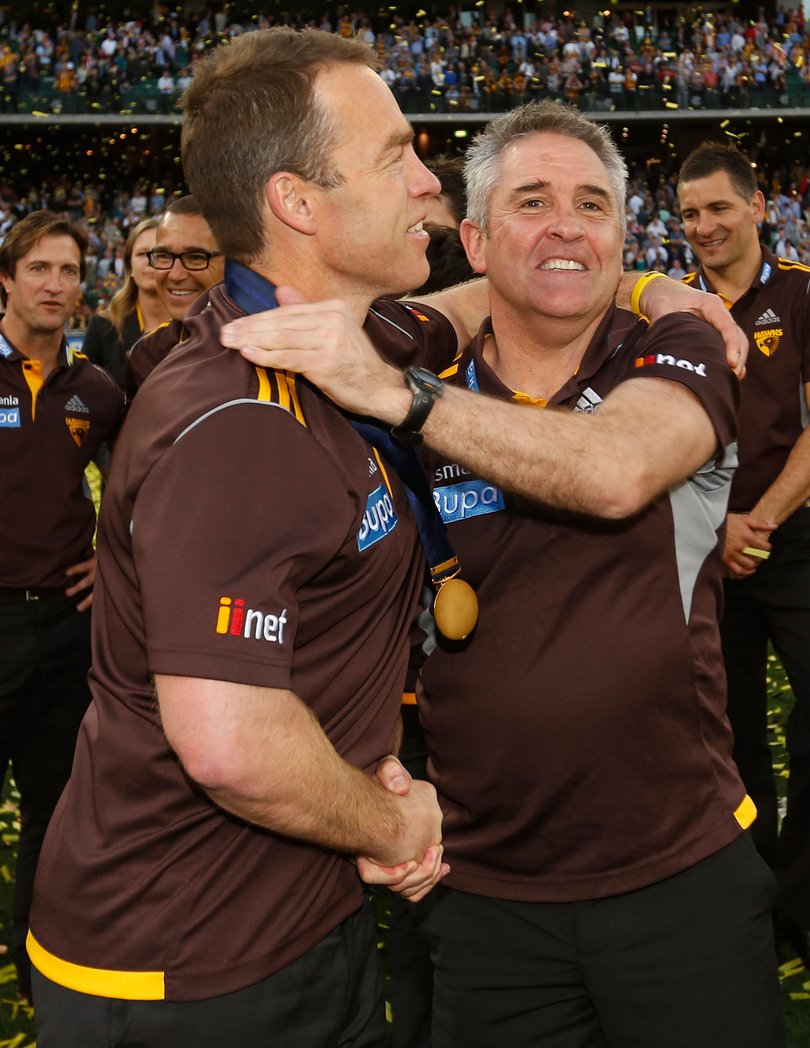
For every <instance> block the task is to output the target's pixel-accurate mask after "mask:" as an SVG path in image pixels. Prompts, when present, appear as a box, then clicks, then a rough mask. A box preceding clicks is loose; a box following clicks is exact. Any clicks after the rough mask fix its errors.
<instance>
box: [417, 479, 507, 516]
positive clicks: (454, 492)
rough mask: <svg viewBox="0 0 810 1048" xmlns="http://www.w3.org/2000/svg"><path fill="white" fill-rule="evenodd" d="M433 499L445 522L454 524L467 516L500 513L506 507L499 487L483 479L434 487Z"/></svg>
mask: <svg viewBox="0 0 810 1048" xmlns="http://www.w3.org/2000/svg"><path fill="white" fill-rule="evenodd" d="M433 501H434V502H435V503H436V507H437V509H438V510H439V513H440V514H441V518H442V520H443V521H444V522H445V524H454V523H455V522H456V521H459V520H466V519H467V518H468V517H480V516H483V515H484V514H485V513H500V511H501V510H502V509H505V508H506V507H505V505H504V501H503V494H502V492H501V491H500V489H499V488H496V487H494V486H493V485H492V484H488V483H487V481H485V480H467V481H464V482H462V483H461V484H447V485H445V486H444V487H440V488H435V489H434V491H433Z"/></svg>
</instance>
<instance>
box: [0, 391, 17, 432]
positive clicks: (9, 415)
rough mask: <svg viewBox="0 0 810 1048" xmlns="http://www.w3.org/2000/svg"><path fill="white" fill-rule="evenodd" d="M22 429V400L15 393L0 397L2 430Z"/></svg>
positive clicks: (0, 427)
mask: <svg viewBox="0 0 810 1048" xmlns="http://www.w3.org/2000/svg"><path fill="white" fill-rule="evenodd" d="M19 428H20V399H19V397H16V396H14V394H13V393H10V394H8V396H3V397H0V429H19Z"/></svg>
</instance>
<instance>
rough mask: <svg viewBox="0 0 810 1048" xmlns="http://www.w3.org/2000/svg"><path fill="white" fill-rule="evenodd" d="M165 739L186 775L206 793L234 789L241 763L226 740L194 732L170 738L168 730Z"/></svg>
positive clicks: (224, 791)
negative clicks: (201, 735) (189, 734)
mask: <svg viewBox="0 0 810 1048" xmlns="http://www.w3.org/2000/svg"><path fill="white" fill-rule="evenodd" d="M166 738H167V741H168V743H169V745H170V746H171V748H172V750H173V751H174V753H175V756H176V757H177V759H178V760H179V761H180V764H181V765H182V767H183V770H184V771H185V773H186V775H188V777H189V778H190V779H191V780H192V781H193V782H195V783H196V784H197V785H198V786H200V787H201V788H202V789H203V790H205V792H206V793H226V792H231V791H233V790H234V787H235V785H236V781H235V780H236V774H237V771H238V769H239V768H240V766H241V763H240V761H239V759H238V755H237V753H236V752H235V747H233V746H230V745H228V742H227V740H226V739H210V738H205V737H200V736H196V735H194V736H191V737H189V736H183V735H180V736H179V737H176V738H172V736H171V735H170V734H169V733H168V732H167V734H166Z"/></svg>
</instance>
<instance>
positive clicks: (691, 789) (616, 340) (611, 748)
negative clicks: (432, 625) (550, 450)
mask: <svg viewBox="0 0 810 1048" xmlns="http://www.w3.org/2000/svg"><path fill="white" fill-rule="evenodd" d="M489 330H490V329H489V327H488V325H485V326H484V327H483V328H482V331H481V333H480V334H479V336H478V338H477V339H476V340H475V341H474V342H473V344H472V345H471V346H470V347H469V349H468V350H466V351H465V352H464V353H463V354H462V355H461V356H460V358H459V359H458V360H457V361H456V362H455V363H454V365H453V366H452V367H451V368H449V369H447V370H446V371H445V372H444V375H445V378H446V381H448V382H450V383H453V384H457V385H461V386H467V387H468V388H471V389H474V390H475V389H477V390H479V391H480V392H481V393H482V394H488V395H490V396H494V397H498V398H499V399H509V398H512V397H513V396H514V394H513V391H512V390H510V389H508V388H506V387H505V386H504V385H503V384H502V383H501V382H500V380H499V379H498V378H497V376H496V375H495V374H494V372H493V371H492V370H491V369H490V368H489V366H488V365H487V364H486V362H485V360H484V358H483V346H484V342H485V340H486V338H487V337H488V334H489ZM647 377H652V378H656V379H659V380H660V379H666V380H668V381H674V382H678V383H681V384H683V385H685V386H687V387H688V388H689V389H690V390H691V391H692V392H693V393H694V394H695V395H696V396H697V397H698V398H699V400H700V402H701V404H702V405H703V407H704V408H705V410H706V412H707V414H708V415H709V418H710V419H711V421H712V424H713V426H714V428H715V432H716V434H717V446H718V450H717V455H716V458H715V460H714V461H712V462H710V463H708V464H707V466H706V467H705V468H704V469H703V470H701V471H700V472H699V473H698V474H697V475H696V476H694V477H693V478H691V479H690V480H688V481H686V482H684V483H683V484H682V485H680V486H679V487H678V488H676V489H675V490H673V491H672V492H671V493H669V494H668V495H666V496H663V497H661V498H659V499H658V500H656V501H655V502H654V503H653V504H652V505H650V506H649V507H647V508H646V509H645V510H643V511H642V512H641V513H639V514H637V515H636V516H634V517H632V518H630V519H628V520H623V521H603V520H597V519H590V518H585V517H573V516H568V515H565V514H562V513H559V512H555V511H551V510H548V509H546V508H544V507H543V506H542V505H539V504H536V503H530V502H528V501H526V500H523V499H519V498H516V497H513V496H510V495H509V494H507V493H506V492H504V491H502V490H500V489H499V488H497V487H496V486H495V485H493V484H491V483H489V482H488V481H486V480H485V479H483V478H482V477H480V476H478V475H477V474H474V473H471V472H470V471H469V470H467V469H465V468H464V467H463V466H462V465H461V464H460V463H458V462H455V461H453V460H449V459H447V458H446V457H443V456H439V455H436V454H434V453H431V452H427V453H426V464H427V466H428V468H429V471H430V473H431V475H432V477H433V483H434V497H435V500H436V503H437V505H438V506H439V508H440V510H441V512H442V515H443V517H444V519H445V521H446V523H447V525H448V529H449V533H450V538H451V540H452V542H453V545H454V547H455V549H456V552H457V553H458V555H459V559H460V562H461V565H462V571H463V574H464V577H465V578H466V579H467V580H468V581H469V582H471V583H472V585H473V586H474V587H475V589H476V590H477V593H478V599H479V604H480V618H479V622H478V626H477V628H476V629H475V631H474V632H473V633H472V635H471V636H470V638H469V639H468V640H467V641H465V642H462V643H458V644H451V643H448V642H445V641H443V640H441V639H439V640H438V646H437V648H436V650H435V651H434V652H433V653H432V654H431V655H430V656H429V658H428V659H427V662H426V663H425V665H424V667H423V669H422V686H421V694H420V695H419V711H420V717H421V720H422V724H423V727H424V730H425V735H426V741H427V746H428V751H429V753H430V761H429V766H428V768H429V774H430V777H431V779H432V780H433V781H434V783H435V784H436V787H437V789H438V791H439V795H440V799H441V802H442V806H443V809H444V811H445V823H444V845H445V853H446V856H447V859H448V861H449V863H450V867H451V873H450V875H449V877H448V879H447V883H448V884H449V885H450V886H451V887H455V888H459V889H461V890H464V891H469V892H474V893H479V894H483V895H488V896H493V897H496V898H504V899H514V900H524V901H538V902H539V901H548V902H558V901H574V900H584V899H592V898H598V897H601V896H607V895H614V894H618V893H621V892H625V891H632V890H634V889H636V888H640V887H643V886H645V885H648V884H651V883H654V882H657V881H660V880H662V879H664V878H665V877H669V876H671V875H673V874H675V873H678V872H679V871H681V870H683V869H685V868H686V867H688V866H690V865H691V864H693V863H695V862H697V861H698V860H700V859H702V858H705V857H706V856H708V855H710V854H712V853H713V852H715V851H717V850H719V849H720V848H722V847H723V846H724V845H725V844H727V843H729V842H730V841H731V840H732V839H733V838H734V837H735V836H736V835H737V834H738V833H739V832H740V830H741V824H745V823H746V822H747V821H749V820H750V817H751V812H750V808H749V806H748V805H746V804H745V803H744V793H745V791H744V789H743V786H742V783H741V782H740V779H739V777H738V775H737V772H736V769H735V767H734V764H733V762H732V759H731V733H730V730H729V726H728V723H727V721H726V717H725V686H724V675H723V664H722V659H721V657H720V645H719V637H718V628H717V616H718V608H719V604H720V599H721V564H720V551H721V545H722V544H721V543H720V542H719V540H718V532H719V530H720V529H721V527H722V522H723V519H724V517H725V509H726V499H727V496H728V491H729V487H730V483H731V473H732V470H731V468H730V464H731V462H732V461H733V453H731V454H727V450H728V449H730V448H733V443H734V438H735V406H736V400H737V395H738V393H737V381H736V379H735V378H734V376H733V375H732V374H731V372H730V371H729V370H728V368H727V367H726V365H725V362H724V354H723V348H722V345H721V342H720V339H719V337H718V336H717V334H716V332H714V331H712V330H711V329H710V328H709V327H708V326H707V325H705V324H704V323H703V322H701V321H699V320H698V319H697V318H695V317H692V316H689V315H685V314H676V315H674V316H673V317H672V318H667V319H665V320H661V321H659V322H658V323H656V324H655V325H654V327H652V328H649V329H648V328H647V326H646V325H645V324H643V323H641V322H639V321H637V320H636V319H635V318H634V317H632V316H631V315H630V314H629V313H627V312H625V311H620V310H615V311H612V312H611V313H610V314H609V315H608V316H607V317H606V319H605V321H604V322H603V324H602V326H601V328H600V330H599V331H598V333H597V334H596V336H595V338H594V340H593V342H592V344H591V346H590V347H589V349H588V351H587V353H586V355H585V358H584V360H583V363H582V365H581V367H580V368H579V370H578V372H577V374H576V375H575V376H574V377H573V378H571V379H570V380H569V382H568V383H566V385H565V386H564V387H563V388H562V389H561V390H560V391H559V393H558V394H557V395H556V396H555V397H554V398H553V401H552V404H551V406H550V407H549V408H548V409H546V410H565V411H575V412H582V413H586V414H589V413H592V412H598V410H599V405H600V403H601V401H602V400H603V399H604V398H605V397H607V396H608V395H609V394H610V392H611V391H612V390H613V389H615V388H616V386H617V385H619V384H620V383H621V382H625V381H643V380H644V379H645V378H647ZM524 399H525V398H524ZM522 410H526V411H535V410H543V408H542V407H539V406H531V405H527V406H526V407H525V408H522ZM587 468H588V465H587V463H583V469H587ZM741 806H742V807H741ZM735 812H737V813H738V814H737V818H735Z"/></svg>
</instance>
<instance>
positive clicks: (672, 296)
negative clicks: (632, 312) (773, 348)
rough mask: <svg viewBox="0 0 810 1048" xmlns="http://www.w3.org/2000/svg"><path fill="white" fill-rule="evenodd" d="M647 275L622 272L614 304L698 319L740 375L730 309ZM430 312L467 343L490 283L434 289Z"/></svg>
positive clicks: (484, 309)
mask: <svg viewBox="0 0 810 1048" xmlns="http://www.w3.org/2000/svg"><path fill="white" fill-rule="evenodd" d="M646 277H647V274H646V273H622V276H621V279H620V280H619V286H618V288H617V291H616V302H617V304H618V305H619V306H621V307H622V309H631V308H632V306H633V305H637V307H638V309H639V310H640V311H641V313H643V314H644V316H646V317H649V319H650V323H651V324H654V323H655V321H656V320H660V319H661V318H662V317H665V316H668V315H669V314H670V313H675V312H680V311H685V312H688V313H694V314H695V315H696V316H699V317H702V318H703V319H704V320H705V321H707V323H709V324H711V325H712V327H714V328H716V329H717V330H718V331H719V332H720V334H721V335H722V337H723V341H724V343H725V346H726V359H727V360H728V366H729V367H730V368H731V369H732V370H733V371H734V372H735V373H736V374H737V376H738V377H742V375H743V373H744V371H745V361H746V357H747V356H748V339H747V337H746V336H745V334H744V333H743V331H742V330H741V329H740V328H739V327H738V326H737V324H736V322H735V321H734V319H733V318H732V316H731V314H730V313H729V311H728V310H727V309H726V307H725V305H724V304H723V301H722V299H721V298H720V297H719V296H718V295H711V294H708V293H707V292H705V291H699V290H698V289H697V288H694V287H690V286H689V285H688V284H682V283H681V282H680V281H678V280H671V279H670V278H669V277H667V276H664V275H663V274H656V276H655V278H654V279H649V280H645V278H646ZM640 280H644V283H643V284H642V285H641V287H640V289H639V290H640V295H639V296H638V302H637V303H633V301H632V299H633V291H634V289H635V287H636V285H637V284H638V282H639V281H640ZM421 301H423V302H425V303H426V304H427V305H429V306H433V308H434V309H438V310H439V312H440V313H443V314H444V315H445V316H446V317H447V319H448V320H449V321H450V323H451V324H452V325H453V327H454V328H455V331H456V335H457V336H458V344H459V346H460V347H461V348H463V347H464V346H466V345H468V343H469V342H471V341H472V339H473V337H474V336H475V334H476V332H477V331H478V329H479V327H480V326H481V322H482V321H483V319H484V317H485V316H487V314H488V313H489V285H488V283H487V280H486V278H481V279H479V280H470V281H468V282H467V283H466V284H458V285H456V287H452V288H448V289H447V290H446V291H439V292H437V293H436V294H434V295H428V296H426V297H424V298H422V299H421Z"/></svg>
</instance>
